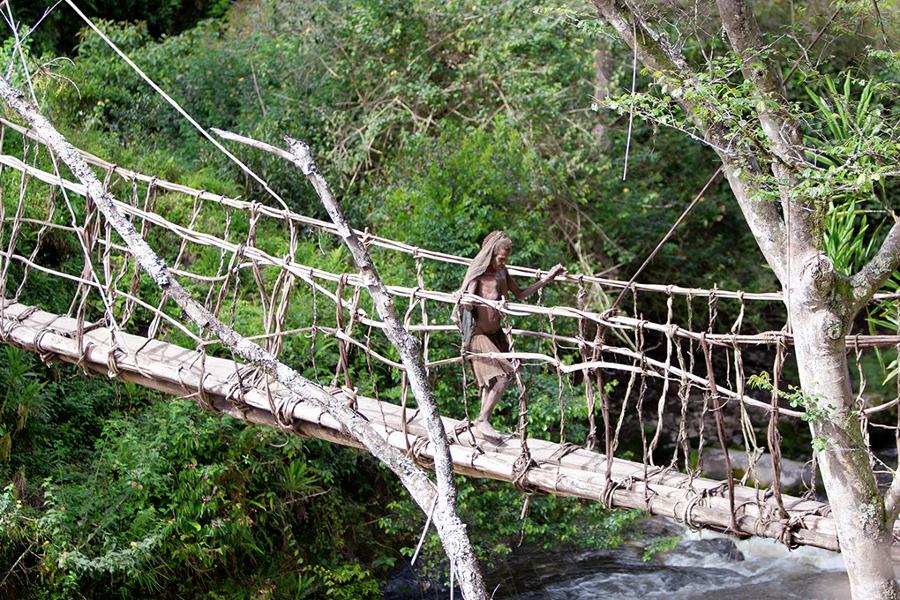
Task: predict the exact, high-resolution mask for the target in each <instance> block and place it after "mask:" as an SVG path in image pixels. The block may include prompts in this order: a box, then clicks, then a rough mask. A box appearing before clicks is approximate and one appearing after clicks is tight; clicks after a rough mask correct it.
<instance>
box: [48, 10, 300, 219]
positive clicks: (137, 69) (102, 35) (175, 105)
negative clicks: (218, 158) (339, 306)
mask: <svg viewBox="0 0 900 600" xmlns="http://www.w3.org/2000/svg"><path fill="white" fill-rule="evenodd" d="M65 2H66V4H68V5H69V6H70V7H71V8H72V10H74V11H75V14H77V15H78V16H79V17H81V20H82V21H84V22H85V23H87V25H88V27H90V28H91V29H92V30H93V31H94V33H96V34H97V35H98V36H100V39H102V40H103V41H104V42H106V44H107V45H108V46H109V47H110V48H112V50H113V51H114V52H115V53H116V54H118V55H119V57H120V58H121V59H122V60H124V61H125V63H126V64H127V65H128V66H129V67H131V68H132V69H133V70H134V72H135V73H137V74H138V75H140V77H141V79H143V80H144V81H146V82H147V84H148V85H149V86H150V87H151V88H153V90H154V91H155V92H156V93H158V94H159V95H160V96H162V97H163V98H164V99H165V101H166V102H168V103H169V104H170V105H171V106H172V108H174V109H175V110H177V111H178V113H179V114H180V115H181V116H182V117H184V118H185V119H187V121H188V122H189V123H190V124H191V125H193V127H194V129H196V130H197V131H199V132H200V134H201V135H202V136H203V137H205V138H206V139H207V140H209V142H210V143H211V144H212V145H213V146H215V147H216V149H217V150H219V151H220V152H222V154H224V155H225V156H227V157H228V159H229V160H231V162H233V163H234V164H236V165H237V166H238V167H240V168H241V170H242V171H244V172H245V173H246V174H247V175H249V176H250V177H252V178H253V180H254V181H256V182H257V183H258V184H260V185H261V186H262V187H263V189H264V190H265V191H266V192H267V193H268V194H269V195H270V196H272V198H274V199H275V200H276V201H277V202H278V203H279V204H280V205H281V208H283V209H284V210H289V208H288V205H287V203H286V202H285V201H284V199H282V197H281V196H279V195H278V193H277V192H275V190H273V189H272V188H270V187H269V184H268V183H266V181H265V180H264V179H263V178H262V177H260V176H259V175H257V174H256V173H255V172H254V171H253V169H251V168H250V167H248V166H247V165H246V164H244V162H243V161H241V159H239V158H238V157H237V156H235V155H234V154H232V153H231V152H230V151H229V150H228V149H227V148H226V147H225V146H223V145H222V144H221V143H220V142H219V141H218V140H216V139H215V138H214V137H213V136H212V135H210V134H209V132H208V131H206V129H205V128H204V127H203V126H202V125H200V123H198V122H197V121H196V120H195V119H194V118H193V117H192V116H191V115H190V114H188V112H187V111H186V110H185V109H184V108H182V106H181V105H180V104H178V102H176V101H175V99H173V98H172V97H171V96H169V94H167V93H166V92H165V90H163V89H162V88H161V87H159V86H158V85H157V84H156V83H155V82H154V81H153V80H152V79H150V77H149V76H148V75H147V74H146V73H144V71H142V70H141V68H140V67H139V66H137V65H136V64H135V63H134V61H133V60H131V59H130V58H129V57H128V55H126V54H125V53H124V52H122V51H121V50H120V49H119V47H118V46H116V44H115V43H114V42H113V41H112V40H111V39H109V38H108V37H107V36H106V34H105V33H103V32H102V31H100V29H99V28H97V26H96V25H94V22H93V21H91V19H90V18H89V17H88V16H87V15H85V14H84V13H83V12H81V9H79V8H78V7H77V6H76V5H75V3H74V2H73V1H72V0H65Z"/></svg>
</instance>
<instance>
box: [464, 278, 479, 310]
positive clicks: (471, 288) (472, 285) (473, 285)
mask: <svg viewBox="0 0 900 600" xmlns="http://www.w3.org/2000/svg"><path fill="white" fill-rule="evenodd" d="M465 293H467V294H472V295H474V296H477V295H478V278H477V277H476V278H475V279H473V280H472V281H470V282H469V285H467V286H466V290H465ZM460 304H462V305H463V306H465V307H466V308H473V307H474V306H475V305H474V304H473V303H472V302H466V301H462V302H460Z"/></svg>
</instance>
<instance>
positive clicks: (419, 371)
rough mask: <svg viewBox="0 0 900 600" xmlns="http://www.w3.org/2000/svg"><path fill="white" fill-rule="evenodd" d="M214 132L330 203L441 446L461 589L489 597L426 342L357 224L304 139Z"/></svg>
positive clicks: (441, 499) (444, 505)
mask: <svg viewBox="0 0 900 600" xmlns="http://www.w3.org/2000/svg"><path fill="white" fill-rule="evenodd" d="M213 131H214V132H215V133H217V134H218V135H220V136H222V137H223V138H225V139H228V140H232V141H236V142H240V143H242V144H247V145H249V146H252V147H254V148H259V149H260V150H263V151H266V152H269V153H272V154H275V155H276V156H280V157H281V158H284V159H286V160H288V161H290V162H291V163H293V164H294V165H296V166H297V167H298V168H299V169H300V172H301V173H303V175H304V176H305V177H306V178H307V179H309V181H310V183H312V185H313V188H315V190H316V193H317V194H318V195H319V199H320V200H321V201H322V204H323V205H324V206H325V210H326V211H328V215H329V216H330V217H331V221H332V222H333V223H334V225H335V227H336V228H337V234H338V236H339V237H340V238H341V240H342V241H343V242H344V245H346V246H347V248H348V249H349V250H350V254H351V256H352V257H353V262H354V263H355V264H356V267H357V268H358V269H359V271H360V277H361V278H362V280H363V281H364V282H365V285H366V289H367V290H368V292H369V295H370V296H371V297H372V300H373V301H374V303H375V309H376V310H377V311H378V314H379V316H380V317H381V318H382V320H383V322H384V327H383V330H384V333H385V335H386V336H387V338H388V339H389V340H390V342H391V344H393V346H394V347H395V348H396V349H397V352H398V353H399V354H400V360H401V362H402V364H403V366H404V367H405V370H406V377H407V379H408V381H409V386H410V389H411V390H412V392H413V396H414V397H415V399H416V403H417V404H418V407H419V410H421V411H422V414H423V415H424V417H425V423H426V426H427V431H428V439H429V441H431V443H432V444H433V445H434V449H435V452H434V472H435V475H436V478H437V490H438V501H437V505H436V508H435V510H436V512H442V513H445V514H446V519H447V521H448V522H451V523H454V527H455V528H456V530H457V531H459V535H458V536H457V537H456V540H455V542H454V543H455V544H456V545H455V546H453V547H452V548H451V547H446V546H445V550H446V551H447V554H448V555H449V556H450V559H451V561H452V562H453V564H455V565H457V566H458V574H459V577H460V585H461V587H462V588H463V589H464V590H469V591H470V593H472V594H476V593H477V594H481V595H484V594H485V590H484V581H483V579H482V577H481V570H480V568H479V565H478V559H477V557H476V555H475V551H474V549H473V548H472V545H471V542H470V541H469V538H468V536H467V535H466V533H465V525H464V524H463V523H462V521H460V519H459V516H458V515H457V514H456V486H455V484H454V483H453V462H452V461H451V460H450V445H449V443H448V442H447V433H446V431H445V430H444V423H443V421H441V415H440V412H439V411H438V407H437V401H436V400H435V397H434V390H433V389H432V387H431V384H430V382H429V381H428V373H427V370H426V368H425V360H424V357H423V355H422V348H421V345H420V344H419V342H418V340H417V339H416V338H414V337H413V336H412V335H410V334H409V332H408V331H406V329H405V328H404V327H403V323H402V322H401V321H400V319H399V318H397V310H396V308H395V307H394V301H393V298H392V296H391V294H390V292H389V291H388V289H387V287H386V286H385V285H384V282H383V281H382V280H381V277H380V276H379V275H378V269H376V267H375V263H374V262H373V261H372V257H371V255H370V254H369V251H368V250H367V249H366V247H365V245H364V244H363V243H362V241H361V240H360V238H359V236H358V235H357V234H356V232H355V231H354V230H353V228H352V227H350V223H349V222H348V221H347V217H346V216H345V215H344V212H343V211H342V210H341V207H340V205H339V204H338V201H337V199H336V198H335V197H334V194H332V192H331V188H330V186H329V185H328V182H327V181H326V180H325V177H323V176H322V173H321V172H320V171H319V169H318V167H317V166H316V164H315V162H314V161H313V158H312V154H311V153H310V149H309V146H308V145H307V144H305V143H304V142H301V141H299V140H295V139H292V138H285V141H286V142H287V144H288V151H287V152H285V151H283V150H280V149H278V148H276V147H275V146H271V145H270V144H266V143H264V142H260V141H259V140H254V139H252V138H248V137H244V136H241V135H237V134H234V133H231V132H227V131H223V130H221V129H213ZM464 578H470V579H471V580H469V581H466V580H464ZM467 597H468V596H467ZM472 597H475V596H472Z"/></svg>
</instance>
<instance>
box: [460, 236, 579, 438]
mask: <svg viewBox="0 0 900 600" xmlns="http://www.w3.org/2000/svg"><path fill="white" fill-rule="evenodd" d="M511 251H512V240H510V238H509V236H507V235H506V233H504V232H502V231H493V232H491V233H490V234H488V236H487V237H485V238H484V241H483V242H482V243H481V250H480V251H479V252H478V254H477V255H476V256H475V258H474V259H473V260H472V264H471V265H469V270H468V271H466V276H465V277H464V278H463V283H462V285H461V286H460V292H462V293H468V294H473V295H475V296H481V297H482V298H484V299H485V300H504V301H505V300H506V299H507V298H508V296H509V293H510V292H512V294H513V295H514V296H515V297H516V298H517V299H518V300H523V299H525V298H527V297H529V296H530V295H532V294H533V293H535V292H536V291H538V290H539V289H541V288H542V287H544V286H545V285H547V284H548V283H550V282H551V281H552V280H553V279H554V278H555V277H556V276H557V275H559V274H560V273H562V272H563V271H565V268H564V267H563V266H562V265H560V264H557V265H556V266H554V267H553V268H552V269H550V272H549V273H547V275H545V276H544V277H543V278H542V279H540V280H538V281H536V282H535V283H533V284H531V285H529V286H528V287H526V288H524V289H520V288H519V286H518V285H517V284H516V282H515V280H513V278H512V277H510V275H509V272H507V270H506V262H507V260H508V259H509V255H510V252H511ZM460 329H461V330H462V335H463V352H471V353H473V354H490V353H499V352H509V345H508V344H507V341H506V336H505V335H504V334H503V331H501V329H500V312H499V311H498V310H497V309H496V308H494V307H492V306H488V305H486V304H481V303H474V302H473V303H463V304H462V306H461V310H460ZM470 361H471V365H472V370H473V371H474V372H475V379H476V381H478V387H479V389H480V391H481V410H480V411H479V413H478V417H477V418H476V419H475V430H476V431H477V432H478V433H480V434H481V435H483V436H484V437H486V438H488V439H492V440H494V441H501V440H503V439H504V436H503V435H502V434H500V433H499V432H498V431H497V430H496V429H494V428H493V427H492V426H491V422H490V419H491V413H493V411H494V408H495V407H496V406H497V404H498V403H499V402H500V399H501V397H502V396H503V392H504V391H505V390H506V388H507V386H509V382H510V380H511V378H512V375H513V372H514V371H515V368H514V367H513V364H512V362H510V361H509V360H508V359H505V358H488V357H480V356H473V357H471V358H470Z"/></svg>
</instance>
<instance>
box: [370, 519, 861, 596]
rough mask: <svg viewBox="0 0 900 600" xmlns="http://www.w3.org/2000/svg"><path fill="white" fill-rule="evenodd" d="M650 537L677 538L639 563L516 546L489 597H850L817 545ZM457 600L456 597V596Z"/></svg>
mask: <svg viewBox="0 0 900 600" xmlns="http://www.w3.org/2000/svg"><path fill="white" fill-rule="evenodd" d="M653 528H654V529H655V531H654V532H653V535H659V534H664V535H680V536H681V537H682V539H681V541H680V542H679V543H678V546H677V548H676V549H675V550H674V551H672V552H667V553H661V554H657V555H655V556H653V557H652V558H651V559H650V560H647V561H644V560H643V553H644V548H643V546H645V545H646V544H647V543H648V542H649V541H650V540H651V539H652V537H647V536H645V538H644V539H645V541H644V542H637V543H628V544H626V545H624V546H620V547H618V548H615V549H611V550H595V551H580V552H567V553H554V552H548V551H546V550H535V549H518V550H516V551H515V552H513V554H512V555H510V556H509V557H508V560H507V561H506V562H505V563H504V564H502V565H499V566H498V567H497V568H495V569H493V570H492V571H490V572H488V573H487V574H486V576H487V577H486V578H487V580H488V582H489V585H490V587H489V589H490V590H494V598H497V599H500V598H503V599H506V600H539V599H540V600H570V599H571V600H587V599H591V600H593V599H595V598H603V599H617V600H618V599H621V600H627V599H631V598H635V599H637V598H640V599H644V598H649V599H654V598H657V599H665V600H701V599H704V600H705V599H708V600H713V599H715V600H723V598H724V599H725V600H781V599H786V600H794V599H796V600H844V599H845V598H849V597H850V592H849V585H848V582H847V574H846V572H845V571H844V565H843V561H842V559H841V556H840V555H839V554H837V553H834V552H829V551H827V550H819V549H817V548H798V549H796V550H792V551H789V550H788V549H787V548H785V547H784V546H782V545H780V544H777V543H775V542H773V541H772V540H768V539H760V538H754V539H749V540H733V539H732V538H729V537H726V536H722V535H719V534H716V533H711V532H708V531H704V532H700V533H694V532H691V531H688V530H687V529H684V528H681V527H680V526H677V525H674V524H670V523H668V522H667V524H666V525H663V526H660V525H659V522H658V521H657V522H656V524H655V525H654V526H653ZM385 597H386V598H390V599H391V600H412V599H423V598H429V599H430V598H449V593H448V590H447V589H446V588H444V589H443V590H437V589H434V588H431V589H430V590H428V591H421V590H417V591H412V590H410V589H409V588H407V590H406V591H405V592H402V593H400V591H399V590H398V589H397V588H396V587H395V588H394V589H393V590H392V591H391V592H389V593H387V594H386V596H385ZM455 597H456V598H459V597H460V596H459V594H458V593H457V594H456V595H455Z"/></svg>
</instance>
